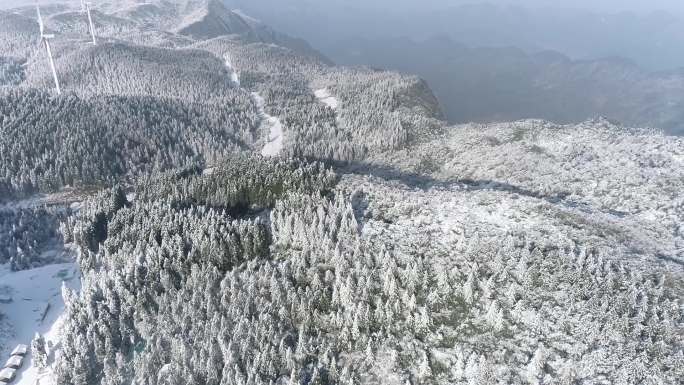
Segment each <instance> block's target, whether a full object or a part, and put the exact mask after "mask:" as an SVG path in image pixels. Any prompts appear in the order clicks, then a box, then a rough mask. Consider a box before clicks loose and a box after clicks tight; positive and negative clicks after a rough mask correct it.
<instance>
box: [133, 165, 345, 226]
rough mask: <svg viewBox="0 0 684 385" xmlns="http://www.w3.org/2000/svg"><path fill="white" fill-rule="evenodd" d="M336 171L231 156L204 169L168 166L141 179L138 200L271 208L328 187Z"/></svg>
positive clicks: (239, 209) (235, 210)
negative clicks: (288, 196)
mask: <svg viewBox="0 0 684 385" xmlns="http://www.w3.org/2000/svg"><path fill="white" fill-rule="evenodd" d="M336 180H337V176H336V175H335V174H334V173H333V172H332V171H330V170H328V169H326V168H325V167H324V166H323V165H322V164H320V163H309V164H307V163H303V162H301V161H296V160H280V161H273V160H268V159H264V158H262V157H258V156H232V157H228V158H226V159H224V160H222V161H221V162H219V163H217V166H216V167H214V168H210V169H207V170H205V172H204V175H200V173H199V170H185V171H180V172H179V171H171V172H168V173H166V174H164V175H161V176H157V177H154V178H144V179H142V180H141V181H140V182H139V183H138V185H137V187H136V196H137V199H140V200H145V201H154V200H159V199H162V200H170V201H172V202H174V203H175V204H179V205H183V206H191V205H206V206H210V207H215V208H222V209H227V210H229V211H230V212H232V213H240V212H244V211H245V210H247V209H249V208H251V207H258V208H264V207H272V206H273V205H274V204H275V202H276V200H277V199H279V198H281V197H283V196H284V195H285V194H288V193H294V192H298V193H303V194H314V193H317V192H323V193H325V192H326V191H330V190H331V189H332V188H333V187H334V185H335V183H336Z"/></svg>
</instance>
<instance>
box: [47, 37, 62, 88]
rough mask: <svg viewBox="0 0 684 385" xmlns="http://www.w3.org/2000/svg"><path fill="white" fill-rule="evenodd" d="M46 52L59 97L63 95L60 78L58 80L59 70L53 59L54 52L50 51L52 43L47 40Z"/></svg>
mask: <svg viewBox="0 0 684 385" xmlns="http://www.w3.org/2000/svg"><path fill="white" fill-rule="evenodd" d="M45 50H46V51H47V54H48V60H49V61H50V69H51V70H52V77H53V78H54V80H55V90H56V91H57V95H61V94H62V90H61V88H60V87H59V78H57V69H56V68H55V61H54V60H53V59H52V50H51V49H50V42H49V41H48V40H47V39H46V40H45Z"/></svg>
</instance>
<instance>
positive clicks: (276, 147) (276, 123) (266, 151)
mask: <svg viewBox="0 0 684 385" xmlns="http://www.w3.org/2000/svg"><path fill="white" fill-rule="evenodd" d="M252 98H254V101H255V102H256V104H257V108H258V109H259V115H261V116H262V118H263V121H262V126H263V125H266V126H267V127H268V129H269V134H268V142H267V143H266V145H265V146H264V148H263V150H261V155H263V156H276V155H278V153H280V151H281V150H282V149H283V123H282V122H281V121H280V119H278V118H277V117H275V116H271V115H269V114H267V113H266V110H265V108H264V107H265V106H266V101H264V98H263V97H262V96H261V95H259V94H258V93H257V92H252Z"/></svg>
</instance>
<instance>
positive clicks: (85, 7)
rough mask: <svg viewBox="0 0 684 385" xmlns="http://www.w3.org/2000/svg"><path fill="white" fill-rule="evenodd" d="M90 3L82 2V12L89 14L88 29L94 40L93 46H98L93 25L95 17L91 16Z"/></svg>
mask: <svg viewBox="0 0 684 385" xmlns="http://www.w3.org/2000/svg"><path fill="white" fill-rule="evenodd" d="M90 4H91V3H90V2H87V1H85V0H81V12H83V13H86V14H88V27H89V28H90V37H91V38H92V39H93V45H97V40H96V39H95V26H94V25H93V17H92V16H91V15H90Z"/></svg>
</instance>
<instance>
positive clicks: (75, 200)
mask: <svg viewBox="0 0 684 385" xmlns="http://www.w3.org/2000/svg"><path fill="white" fill-rule="evenodd" d="M87 194H88V192H86V191H82V190H79V189H74V188H71V187H67V188H64V189H62V190H61V191H58V192H56V193H52V194H36V195H34V196H32V197H30V198H26V199H22V200H17V201H12V202H8V203H4V204H3V203H0V210H2V209H7V210H21V209H30V208H36V207H42V206H60V205H70V206H71V208H72V209H73V208H78V207H80V203H81V202H82V201H83V199H84V196H86V195H87Z"/></svg>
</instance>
